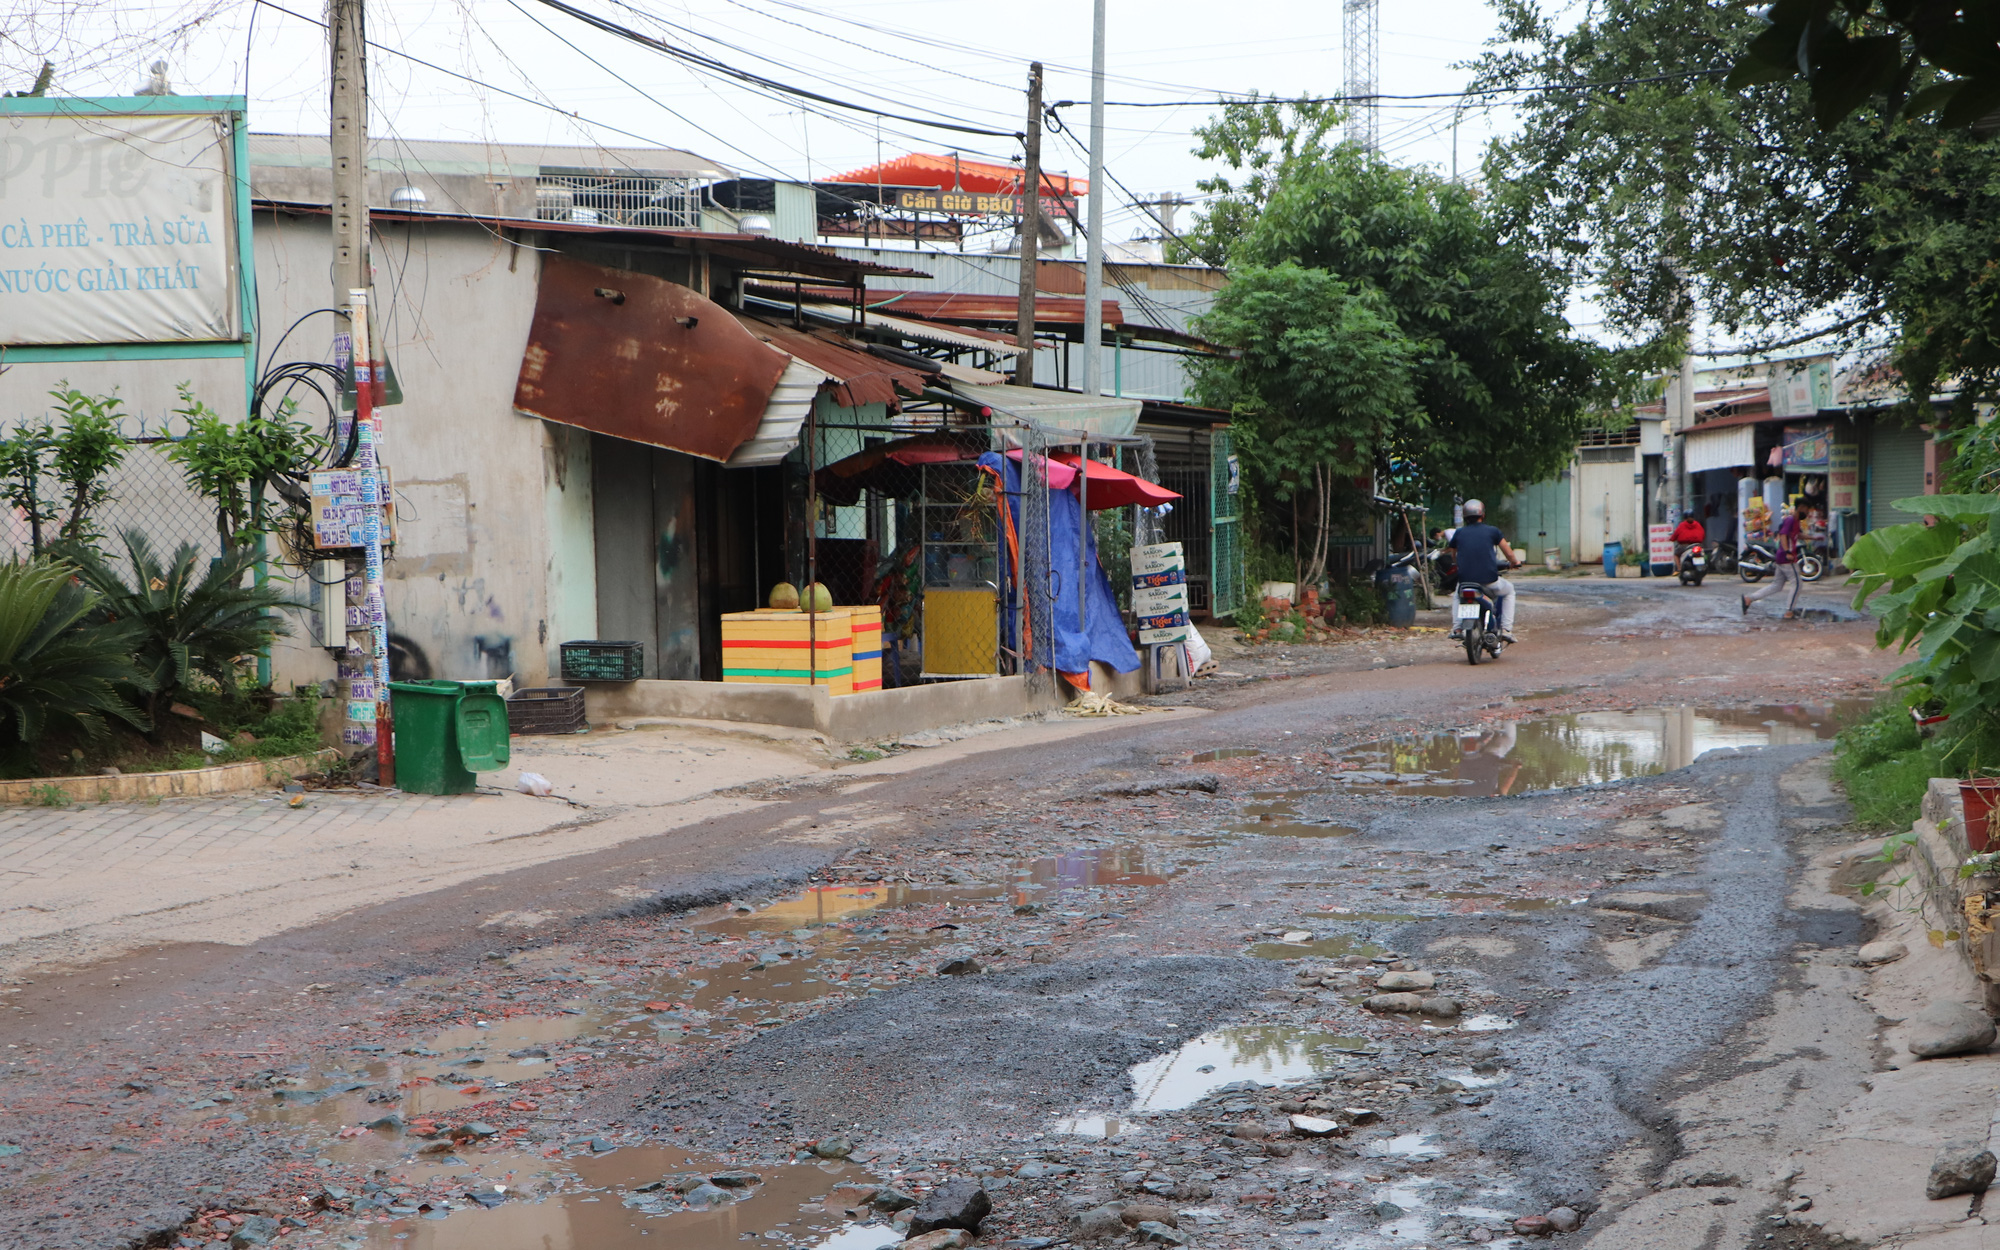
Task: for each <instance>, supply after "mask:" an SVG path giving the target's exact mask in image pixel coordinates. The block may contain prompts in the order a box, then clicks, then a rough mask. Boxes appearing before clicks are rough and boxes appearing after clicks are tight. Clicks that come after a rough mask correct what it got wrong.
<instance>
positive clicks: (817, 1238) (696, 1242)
mask: <svg viewBox="0 0 2000 1250" xmlns="http://www.w3.org/2000/svg"><path fill="white" fill-rule="evenodd" d="M732 1170H735V1169H734V1167H733V1165H731V1164H730V1163H728V1162H726V1161H724V1160H719V1159H714V1158H710V1157H707V1156H701V1155H691V1154H689V1153H687V1152H686V1151H683V1150H679V1149H675V1148H672V1147H626V1148H624V1149H621V1150H615V1151H612V1152H610V1153H608V1154H603V1155H579V1156H577V1157H574V1158H569V1159H541V1158H536V1157H533V1156H521V1155H481V1154H478V1153H465V1154H464V1155H463V1158H462V1159H461V1160H460V1161H459V1162H457V1163H453V1164H443V1165H436V1166H430V1167H425V1168H421V1169H419V1168H412V1169H409V1170H407V1171H405V1172H400V1173H398V1174H397V1179H398V1181H399V1183H407V1182H409V1181H415V1180H435V1179H436V1178H440V1177H450V1178H452V1179H454V1180H456V1181H458V1182H459V1183H461V1184H469V1185H482V1186H483V1185H499V1186H504V1187H505V1190H504V1200H503V1201H501V1202H500V1203H499V1205H497V1206H494V1207H492V1208H490V1209H488V1208H485V1207H483V1206H480V1205H477V1204H474V1203H473V1202H472V1201H471V1200H470V1199H462V1200H460V1199H455V1200H453V1201H452V1204H451V1207H450V1208H449V1214H448V1218H444V1219H437V1218H435V1213H433V1214H431V1215H428V1216H427V1215H425V1214H410V1215H403V1216H400V1217H398V1218H391V1219H385V1220H380V1221H378V1222H376V1223H374V1224H371V1225H370V1226H369V1227H368V1230H367V1240H366V1242H365V1244H366V1245H368V1246H371V1247H380V1248H381V1250H390V1248H391V1247H394V1248H396V1250H613V1248H630V1247H644V1246H652V1247H657V1248H658V1250H722V1248H723V1247H731V1246H736V1245H739V1244H741V1243H742V1242H744V1241H747V1240H753V1239H754V1240H757V1241H760V1242H767V1243H773V1244H781V1245H793V1246H814V1247H836V1246H837V1247H839V1248H840V1250H864V1248H865V1250H874V1248H875V1247H878V1246H882V1245H885V1244H894V1241H895V1238H894V1235H893V1234H892V1233H890V1232H889V1230H887V1229H886V1228H885V1227H883V1228H879V1231H878V1229H877V1228H866V1227H863V1226H860V1225H857V1224H856V1222H855V1221H853V1220H851V1219H849V1218H848V1217H847V1216H846V1215H845V1214H844V1213H843V1212H842V1211H840V1210H838V1209H833V1210H829V1209H827V1204H826V1203H825V1199H826V1196H827V1192H828V1190H830V1189H831V1188H832V1187H833V1186H835V1185H838V1184H841V1183H842V1182H846V1181H857V1182H861V1181H866V1180H868V1177H867V1175H866V1174H865V1173H863V1172H862V1170H861V1169H860V1168H858V1167H852V1166H849V1165H845V1164H834V1163H823V1164H794V1165H760V1166H756V1167H752V1168H749V1169H746V1170H748V1171H750V1172H754V1173H755V1174H756V1175H757V1176H758V1177H759V1178H760V1180H759V1182H758V1183H757V1184H755V1185H752V1186H748V1187H732V1188H730V1189H728V1190H726V1191H725V1192H726V1193H728V1194H729V1195H730V1199H729V1200H723V1201H721V1202H719V1203H718V1205H715V1206H712V1207H707V1208H700V1209H696V1208H690V1207H688V1206H687V1205H686V1203H685V1202H683V1201H682V1200H681V1198H680V1196H679V1195H678V1194H676V1193H675V1192H674V1189H673V1187H672V1186H671V1185H669V1186H665V1187H661V1188H655V1189H651V1190H648V1191H646V1192H641V1191H640V1187H641V1186H652V1185H655V1184H656V1183H657V1182H659V1181H661V1180H663V1179H666V1178H672V1177H689V1178H692V1177H694V1176H696V1175H697V1174H699V1175H702V1176H709V1175H714V1174H717V1173H722V1172H727V1171H732ZM834 1238H839V1239H840V1240H838V1241H835V1240H833V1239H834Z"/></svg>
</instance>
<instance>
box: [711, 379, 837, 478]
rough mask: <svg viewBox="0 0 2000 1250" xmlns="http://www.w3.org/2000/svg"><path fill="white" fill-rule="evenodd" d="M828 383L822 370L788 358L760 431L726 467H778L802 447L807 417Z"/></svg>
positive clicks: (765, 410)
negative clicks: (780, 462) (803, 430)
mask: <svg viewBox="0 0 2000 1250" xmlns="http://www.w3.org/2000/svg"><path fill="white" fill-rule="evenodd" d="M825 380H826V375H825V372H824V371H823V370H821V369H819V368H817V367H815V366H813V365H810V364H808V363H806V362H805V361H803V360H793V359H788V360H787V361H786V362H785V373H784V376H783V377H781V378H779V379H778V385H777V389H775V390H773V391H772V392H771V402H770V403H769V404H767V405H765V407H764V419H763V420H762V421H760V422H758V423H757V432H756V433H755V434H752V435H751V436H750V441H748V442H746V443H744V444H743V445H742V446H741V447H738V448H737V449H736V452H735V454H734V455H732V456H730V457H729V459H727V460H725V461H723V467H724V468H729V469H754V468H756V467H758V466H760V465H766V464H777V463H778V462H779V461H781V460H783V459H784V458H785V457H786V456H789V455H790V454H791V453H792V448H794V447H797V446H798V445H799V431H800V430H801V429H803V428H804V427H805V423H806V415H807V414H808V413H810V412H811V411H812V406H813V400H815V399H817V398H818V397H819V388H820V384H821V383H822V382H824V381H825Z"/></svg>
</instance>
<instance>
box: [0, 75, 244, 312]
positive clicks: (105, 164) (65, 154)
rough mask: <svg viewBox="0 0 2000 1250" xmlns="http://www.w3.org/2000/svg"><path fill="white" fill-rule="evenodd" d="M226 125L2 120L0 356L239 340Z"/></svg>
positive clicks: (173, 117)
mask: <svg viewBox="0 0 2000 1250" xmlns="http://www.w3.org/2000/svg"><path fill="white" fill-rule="evenodd" d="M230 152H231V133H230V120H229V117H228V116H227V115H226V114H218V113H193V114H188V113H170V114H138V115H131V116H107V115H102V114H93V115H78V114H60V113H58V114H15V113H0V344H6V345H30V344H32V345H56V344H97V343H178V342H200V341H204V340H232V339H237V338H240V337H241V334H242V329H241V326H240V324H239V319H238V304H237V297H236V284H237V272H236V264H237V254H236V251H237V249H236V223H235V211H234V206H235V200H236V195H235V190H236V189H235V187H234V185H233V183H232V180H231V177H230Z"/></svg>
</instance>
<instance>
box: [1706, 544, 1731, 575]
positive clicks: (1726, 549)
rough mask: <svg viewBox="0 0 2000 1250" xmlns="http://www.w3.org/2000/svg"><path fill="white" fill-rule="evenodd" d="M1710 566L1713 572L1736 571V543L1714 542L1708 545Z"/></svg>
mask: <svg viewBox="0 0 2000 1250" xmlns="http://www.w3.org/2000/svg"><path fill="white" fill-rule="evenodd" d="M1708 567H1709V571H1710V572H1713V573H1734V572H1735V571H1736V544H1735V543H1732V542H1713V543H1710V544H1709V545H1708Z"/></svg>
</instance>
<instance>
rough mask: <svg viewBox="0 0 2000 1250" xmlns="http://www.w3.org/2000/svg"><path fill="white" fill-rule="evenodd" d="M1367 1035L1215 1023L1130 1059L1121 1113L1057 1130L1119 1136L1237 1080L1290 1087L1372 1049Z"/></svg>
mask: <svg viewBox="0 0 2000 1250" xmlns="http://www.w3.org/2000/svg"><path fill="white" fill-rule="evenodd" d="M1375 1045H1376V1044H1375V1043H1374V1042H1373V1041H1372V1040H1370V1039H1369V1038H1366V1037H1361V1036H1350V1035H1345V1034H1338V1033H1328V1032H1322V1031H1319V1030H1316V1029H1307V1028H1301V1027H1298V1026H1295V1025H1281V1024H1243V1025H1230V1026H1228V1027H1225V1028H1220V1029H1214V1030H1211V1031H1210V1032H1207V1033H1203V1034H1202V1035H1201V1036H1199V1037H1196V1038H1192V1039H1190V1040H1189V1041H1187V1042H1185V1043H1183V1044H1182V1045H1181V1046H1179V1047H1177V1048H1176V1049H1174V1050H1171V1051H1168V1052H1167V1053H1166V1054H1164V1055H1160V1056H1158V1057H1157V1058H1154V1059H1148V1060H1146V1061H1144V1062H1143V1063H1137V1064H1134V1065H1132V1068H1131V1081H1132V1101H1131V1103H1130V1105H1129V1106H1128V1107H1127V1108H1126V1109H1125V1110H1123V1111H1121V1112H1116V1113H1109V1112H1107V1113H1100V1114H1090V1115H1076V1116H1069V1117H1065V1118H1063V1119H1061V1120H1058V1121H1057V1122H1056V1126H1055V1128H1056V1131H1057V1132H1059V1133H1067V1134H1071V1135H1075V1136H1083V1137H1116V1136H1117V1135H1118V1134H1119V1133H1120V1132H1122V1131H1123V1130H1124V1129H1125V1128H1127V1127H1129V1126H1130V1125H1131V1123H1132V1121H1133V1119H1134V1118H1135V1117H1143V1116H1148V1115H1151V1114H1153V1113H1155V1112H1161V1111H1179V1110H1182V1109H1183V1108H1187V1107H1192V1106H1194V1105H1195V1104H1196V1103H1198V1102H1200V1101H1202V1100H1203V1099H1204V1098H1207V1097H1209V1096H1210V1095H1212V1094H1215V1093H1218V1092H1220V1091H1223V1090H1227V1089H1229V1088H1230V1087H1232V1086H1238V1085H1240V1086H1243V1087H1244V1088H1245V1089H1249V1088H1250V1087H1252V1086H1258V1087H1262V1086H1272V1085H1288V1084H1291V1083H1293V1082H1295V1081H1303V1080H1307V1079H1309V1078H1311V1077H1315V1076H1322V1075H1324V1074H1326V1073H1328V1072H1333V1071H1336V1070H1337V1069H1339V1068H1340V1066H1341V1064H1342V1062H1343V1060H1344V1058H1345V1057H1346V1056H1349V1055H1355V1054H1365V1053H1370V1052H1372V1051H1373V1050H1374V1049H1375Z"/></svg>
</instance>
